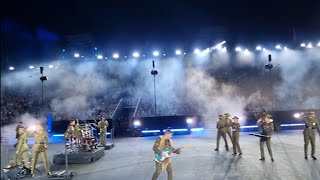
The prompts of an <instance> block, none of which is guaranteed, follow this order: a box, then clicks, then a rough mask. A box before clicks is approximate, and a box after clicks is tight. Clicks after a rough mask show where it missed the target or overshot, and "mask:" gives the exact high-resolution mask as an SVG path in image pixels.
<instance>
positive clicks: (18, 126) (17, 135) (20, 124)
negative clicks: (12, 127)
mask: <svg viewBox="0 0 320 180" xmlns="http://www.w3.org/2000/svg"><path fill="white" fill-rule="evenodd" d="M20 128H24V127H23V125H22V122H20V123H19V124H18V125H17V127H16V138H18V137H19V129H20Z"/></svg>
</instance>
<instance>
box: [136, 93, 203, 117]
mask: <svg viewBox="0 0 320 180" xmlns="http://www.w3.org/2000/svg"><path fill="white" fill-rule="evenodd" d="M157 106H158V107H157V115H158V116H180V115H198V114H199V109H198V106H197V105H196V104H195V103H194V102H191V101H186V100H181V101H178V100H175V101H170V102H165V104H163V105H162V104H158V105H157ZM154 111H155V109H154V103H153V102H152V101H146V99H143V98H142V99H141V101H140V103H139V106H138V110H137V113H136V114H135V116H137V117H150V116H154Z"/></svg>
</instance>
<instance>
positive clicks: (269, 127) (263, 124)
mask: <svg viewBox="0 0 320 180" xmlns="http://www.w3.org/2000/svg"><path fill="white" fill-rule="evenodd" d="M272 121H273V120H271V119H270V118H269V117H268V115H265V116H263V117H261V118H259V120H258V121H257V125H258V127H259V130H260V132H261V134H262V135H265V136H272V134H273V131H274V126H273V122H272ZM265 142H266V143H267V148H268V151H269V155H270V157H271V161H274V160H273V156H272V150H271V137H270V138H267V137H261V138H260V152H261V159H260V160H265V156H264V143H265Z"/></svg>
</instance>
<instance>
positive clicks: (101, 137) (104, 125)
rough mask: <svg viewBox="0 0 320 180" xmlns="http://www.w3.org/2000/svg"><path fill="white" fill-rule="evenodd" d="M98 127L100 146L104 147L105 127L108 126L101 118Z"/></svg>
mask: <svg viewBox="0 0 320 180" xmlns="http://www.w3.org/2000/svg"><path fill="white" fill-rule="evenodd" d="M98 126H99V129H100V137H99V141H100V144H101V145H103V146H104V145H106V144H107V137H106V133H107V127H108V126H109V123H108V121H107V120H105V119H103V118H102V119H101V121H99V123H98Z"/></svg>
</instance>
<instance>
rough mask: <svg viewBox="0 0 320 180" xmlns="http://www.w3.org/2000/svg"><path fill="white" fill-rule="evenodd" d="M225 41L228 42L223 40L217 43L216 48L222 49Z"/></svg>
mask: <svg viewBox="0 0 320 180" xmlns="http://www.w3.org/2000/svg"><path fill="white" fill-rule="evenodd" d="M225 43H226V41H222V42H221V43H219V44H217V45H216V46H215V48H216V49H218V50H221V49H222V45H223V44H225Z"/></svg>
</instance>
